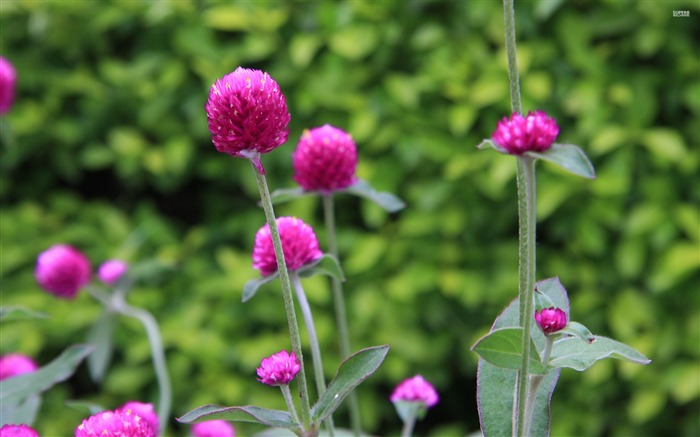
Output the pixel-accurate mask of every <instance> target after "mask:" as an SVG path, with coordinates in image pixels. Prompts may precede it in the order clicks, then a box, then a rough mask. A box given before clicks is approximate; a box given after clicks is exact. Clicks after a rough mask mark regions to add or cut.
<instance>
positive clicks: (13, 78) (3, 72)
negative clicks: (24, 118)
mask: <svg viewBox="0 0 700 437" xmlns="http://www.w3.org/2000/svg"><path fill="white" fill-rule="evenodd" d="M16 84H17V73H16V72H15V69H14V67H13V66H12V64H11V63H10V61H8V60H7V59H5V58H3V57H2V56H0V114H4V113H6V112H8V111H9V110H10V108H12V103H13V102H14V100H15V86H16Z"/></svg>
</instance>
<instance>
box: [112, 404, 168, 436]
mask: <svg viewBox="0 0 700 437" xmlns="http://www.w3.org/2000/svg"><path fill="white" fill-rule="evenodd" d="M127 410H131V411H132V412H134V413H135V414H136V415H137V416H140V417H141V418H142V419H143V420H145V421H146V422H148V424H149V425H150V426H151V428H152V429H153V432H154V433H155V435H158V432H159V431H160V422H159V421H158V415H157V414H156V412H155V410H154V409H153V404H147V403H144V402H138V401H129V402H127V403H126V404H124V405H122V406H121V407H120V408H119V409H117V411H118V412H125V411H127Z"/></svg>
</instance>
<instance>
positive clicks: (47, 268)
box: [34, 244, 90, 299]
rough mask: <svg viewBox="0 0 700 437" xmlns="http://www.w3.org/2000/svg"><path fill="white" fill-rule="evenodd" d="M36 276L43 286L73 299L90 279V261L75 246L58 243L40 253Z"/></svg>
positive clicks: (61, 295) (56, 293)
mask: <svg viewBox="0 0 700 437" xmlns="http://www.w3.org/2000/svg"><path fill="white" fill-rule="evenodd" d="M34 276H35V277H36V280H37V282H38V283H39V286H41V288H43V289H45V290H46V291H48V292H50V293H52V294H55V295H56V296H58V297H61V298H65V299H72V298H74V297H75V295H76V293H77V292H78V290H80V288H81V287H83V286H84V285H86V284H87V283H88V282H89V281H90V261H88V259H87V258H86V257H85V255H83V254H82V253H81V252H79V251H78V250H76V249H75V248H73V247H71V246H68V245H66V244H58V245H55V246H51V247H50V248H48V249H47V250H45V251H44V252H42V253H40V254H39V257H38V258H37V261H36V269H35V270H34Z"/></svg>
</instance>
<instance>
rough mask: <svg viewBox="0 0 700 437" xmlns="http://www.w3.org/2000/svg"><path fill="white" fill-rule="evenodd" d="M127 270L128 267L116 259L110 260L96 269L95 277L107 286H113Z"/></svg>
mask: <svg viewBox="0 0 700 437" xmlns="http://www.w3.org/2000/svg"><path fill="white" fill-rule="evenodd" d="M127 270H129V265H128V264H127V263H125V262H124V261H121V260H118V259H110V260H107V261H105V262H103V263H102V265H100V268H99V269H97V277H98V278H99V279H100V281H102V282H104V283H105V284H107V285H114V284H116V283H117V281H119V279H121V277H122V276H123V275H124V273H126V271H127Z"/></svg>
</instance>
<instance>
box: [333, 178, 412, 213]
mask: <svg viewBox="0 0 700 437" xmlns="http://www.w3.org/2000/svg"><path fill="white" fill-rule="evenodd" d="M344 191H345V192H346V193H350V194H354V195H356V196H359V197H364V198H365V199H369V200H371V201H372V202H374V203H376V204H377V205H379V206H380V207H382V208H384V209H385V210H386V211H388V212H396V211H399V210H402V209H403V208H404V207H406V204H405V203H404V202H403V200H401V199H399V198H398V197H396V196H394V195H393V194H391V193H386V192H383V191H382V192H378V191H376V190H375V189H374V188H372V186H371V185H370V184H369V183H368V182H366V181H362V180H360V181H357V182H356V183H355V184H353V185H351V186H349V187H348V188H346V189H345V190H344Z"/></svg>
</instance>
